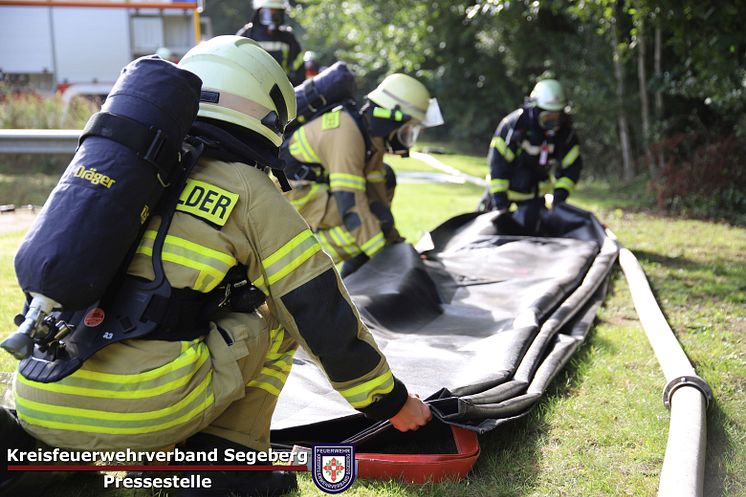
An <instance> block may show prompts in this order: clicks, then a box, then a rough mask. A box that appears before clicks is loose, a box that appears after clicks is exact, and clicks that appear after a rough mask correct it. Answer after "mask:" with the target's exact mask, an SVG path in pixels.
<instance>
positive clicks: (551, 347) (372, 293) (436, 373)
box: [272, 205, 619, 445]
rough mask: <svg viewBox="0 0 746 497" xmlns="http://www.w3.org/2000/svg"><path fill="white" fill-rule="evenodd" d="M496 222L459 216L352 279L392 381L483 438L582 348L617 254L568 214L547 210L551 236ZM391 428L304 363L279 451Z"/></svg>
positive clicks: (578, 215) (602, 236) (283, 420)
mask: <svg viewBox="0 0 746 497" xmlns="http://www.w3.org/2000/svg"><path fill="white" fill-rule="evenodd" d="M494 216H495V214H494V213H484V214H478V213H469V214H463V215H460V216H457V217H454V218H451V219H449V220H448V221H446V222H445V223H443V224H442V225H440V226H439V227H437V228H436V229H435V230H433V231H432V232H430V233H429V237H426V238H423V240H422V241H421V242H420V243H418V245H417V247H418V249H419V251H418V250H416V249H415V248H414V247H412V246H411V245H409V244H403V243H401V244H394V245H390V246H387V247H386V248H384V250H382V251H381V252H380V253H379V254H377V255H376V256H375V257H373V258H372V259H371V260H370V261H369V262H367V263H366V264H365V265H363V266H362V267H361V268H360V269H359V270H358V271H356V272H355V273H353V274H351V275H350V276H348V277H347V278H345V285H346V286H347V288H348V290H349V291H350V294H351V296H352V298H353V300H354V302H355V304H356V305H357V306H358V308H359V310H360V314H361V316H362V318H363V320H364V321H365V323H366V324H367V325H368V327H369V328H370V330H371V332H372V333H373V335H374V336H375V339H376V342H377V343H378V345H379V347H380V348H381V350H382V351H383V353H384V354H385V356H386V357H387V359H388V361H389V364H390V366H391V369H392V370H393V372H394V374H395V375H396V376H397V377H398V378H400V379H401V380H402V381H403V382H404V383H405V384H406V385H407V387H408V388H409V390H410V391H411V392H417V393H419V394H420V395H421V396H422V397H423V398H425V397H427V398H428V401H429V403H430V406H431V408H432V410H433V412H434V413H435V415H436V417H438V418H439V419H441V420H442V421H444V422H445V423H448V424H452V425H456V426H460V427H464V428H467V429H470V430H473V431H476V432H479V433H484V432H486V431H489V430H492V429H494V428H496V427H498V426H500V425H502V424H503V423H506V422H508V421H511V420H514V419H516V418H519V417H521V416H524V415H526V414H527V413H528V412H529V411H530V410H531V408H532V407H534V406H535V405H536V404H537V402H538V401H539V399H540V397H541V395H542V394H543V392H544V391H545V390H546V388H547V386H548V384H549V382H550V381H551V380H552V378H554V376H555V375H556V374H557V373H558V372H559V371H560V370H561V368H562V367H563V366H564V365H565V363H566V362H567V361H568V360H569V358H570V357H571V355H572V354H573V352H574V351H575V350H576V349H577V348H578V346H579V345H580V343H582V342H583V340H584V339H585V337H586V335H587V333H588V330H589V328H590V326H591V324H592V322H593V319H594V317H595V314H596V311H597V310H598V307H599V306H600V305H601V303H602V301H603V298H604V296H605V293H606V286H607V282H608V278H609V275H610V272H611V269H612V267H613V264H614V262H615V260H616V257H617V254H618V250H619V248H618V245H617V243H616V242H615V241H614V240H613V239H611V238H609V237H608V236H607V235H606V233H605V231H604V228H603V226H602V225H601V224H600V223H599V222H598V220H597V219H596V218H595V217H594V216H593V215H592V214H590V213H588V212H586V211H583V210H581V209H578V208H575V207H572V206H569V205H560V206H558V207H556V208H554V209H552V210H551V211H549V214H548V217H547V218H546V219H545V221H546V222H545V225H544V226H545V233H546V235H547V236H542V237H524V236H509V235H500V234H498V233H497V230H496V227H495V225H494V224H493V222H492V220H493V218H494ZM382 428H384V426H383V425H382V424H381V423H378V424H376V423H374V422H370V421H367V420H366V419H365V418H362V415H360V414H358V413H357V412H356V411H355V410H354V409H353V408H352V407H350V406H349V404H347V402H346V401H345V400H344V399H343V397H342V396H341V395H339V394H338V393H336V392H335V391H334V390H333V389H332V388H331V386H330V385H329V383H328V381H327V379H326V377H325V375H324V373H323V372H322V371H321V370H320V369H319V368H318V367H317V366H316V365H315V364H314V363H313V362H312V361H311V360H310V359H309V358H308V356H307V355H305V354H304V353H303V352H302V351H299V352H298V353H297V354H296V356H295V359H294V361H293V368H292V372H291V374H290V376H289V378H288V381H287V384H286V385H285V388H284V389H283V391H282V394H281V395H280V399H279V404H278V407H277V410H276V412H275V414H274V417H273V419H272V429H273V431H272V441H273V443H278V444H282V445H284V444H291V443H299V444H304V443H306V444H307V443H314V442H333V441H336V442H342V441H356V442H361V441H369V440H371V439H372V438H375V437H376V436H379V435H380V433H381V432H382V431H385V430H382ZM387 436H390V435H387Z"/></svg>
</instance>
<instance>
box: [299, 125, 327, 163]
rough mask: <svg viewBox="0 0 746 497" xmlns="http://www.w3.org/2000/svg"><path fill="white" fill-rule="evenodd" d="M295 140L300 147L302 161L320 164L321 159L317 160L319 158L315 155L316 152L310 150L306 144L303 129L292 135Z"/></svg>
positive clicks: (306, 140)
mask: <svg viewBox="0 0 746 497" xmlns="http://www.w3.org/2000/svg"><path fill="white" fill-rule="evenodd" d="M294 136H295V139H296V140H297V143H299V144H300V146H301V151H300V154H301V156H302V157H303V160H304V161H305V162H311V163H316V164H320V163H321V159H319V156H318V155H316V152H315V151H314V150H313V148H311V145H309V143H308V138H307V137H306V130H305V129H304V128H301V129H299V130H298V131H296V132H295V134H294Z"/></svg>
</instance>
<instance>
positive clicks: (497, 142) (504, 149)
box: [490, 136, 515, 162]
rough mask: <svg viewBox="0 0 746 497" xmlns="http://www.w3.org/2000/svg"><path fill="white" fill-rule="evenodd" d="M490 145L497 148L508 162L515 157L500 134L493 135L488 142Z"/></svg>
mask: <svg viewBox="0 0 746 497" xmlns="http://www.w3.org/2000/svg"><path fill="white" fill-rule="evenodd" d="M490 147H491V148H494V149H495V150H497V151H498V152H499V153H500V155H502V156H503V157H505V160H506V161H508V162H513V159H515V154H514V153H513V151H512V150H510V147H508V144H507V143H505V139H504V138H503V137H502V136H495V137H493V138H492V141H491V142H490Z"/></svg>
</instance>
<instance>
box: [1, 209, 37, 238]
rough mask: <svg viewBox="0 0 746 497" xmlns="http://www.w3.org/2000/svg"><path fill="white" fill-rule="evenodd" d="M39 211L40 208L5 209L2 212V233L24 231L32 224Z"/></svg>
mask: <svg viewBox="0 0 746 497" xmlns="http://www.w3.org/2000/svg"><path fill="white" fill-rule="evenodd" d="M38 213H39V209H28V208H25V207H24V208H22V209H20V208H19V209H16V210H14V211H4V212H2V213H1V214H0V234H4V233H14V232H16V231H23V230H25V229H28V228H29V226H31V223H32V222H33V221H34V219H35V218H36V215H37V214H38Z"/></svg>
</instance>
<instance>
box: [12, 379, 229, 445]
mask: <svg viewBox="0 0 746 497" xmlns="http://www.w3.org/2000/svg"><path fill="white" fill-rule="evenodd" d="M211 384H212V371H210V373H209V374H208V375H207V376H206V377H205V378H204V380H202V382H200V384H199V385H198V386H197V387H196V388H195V389H194V390H193V391H192V392H190V394H189V395H188V396H187V397H185V398H184V399H182V400H181V401H179V402H178V403H176V404H174V405H173V406H169V407H167V408H165V409H162V410H158V411H151V412H144V413H108V412H103V415H100V414H91V417H90V418H89V417H88V416H85V414H88V413H102V411H94V410H91V409H80V408H64V407H59V406H51V405H42V404H40V405H41V406H42V409H41V412H40V414H42V415H44V414H47V415H48V414H56V416H50V417H56V418H57V419H64V418H67V419H65V420H64V421H54V420H52V419H49V417H48V416H44V417H37V416H33V415H31V414H29V413H28V410H27V411H26V412H23V409H24V408H23V407H22V408H21V409H19V411H18V413H19V417H20V418H21V419H22V420H23V421H24V422H26V423H29V424H32V425H37V426H42V427H45V428H52V429H58V430H68V431H82V432H92V433H106V434H112V435H127V434H141V433H152V432H156V431H161V430H166V429H168V428H173V427H174V426H178V425H180V424H184V423H186V422H188V421H190V420H192V419H193V418H195V417H197V416H202V413H203V412H204V411H205V410H206V409H207V408H209V407H210V406H211V405H212V404H213V403H214V402H215V397H214V395H213V391H212V388H209V393H208V394H207V396H206V397H205V398H204V400H202V402H200V403H199V404H198V405H196V406H194V407H193V408H192V409H190V410H189V411H187V412H185V413H184V414H182V415H181V416H178V417H176V418H174V419H171V420H169V421H166V422H162V423H158V424H144V425H140V426H107V425H110V423H102V422H101V421H103V420H113V421H125V422H126V421H130V420H140V419H148V418H149V417H150V416H151V415H153V413H155V415H156V416H158V417H164V416H161V415H160V413H163V412H166V415H168V413H167V411H172V410H173V413H175V412H178V411H179V410H180V409H181V408H183V407H184V406H188V405H189V404H190V403H192V402H193V401H194V400H195V399H196V398H198V397H199V396H200V395H202V394H204V392H205V390H207V389H208V387H211ZM18 400H20V402H21V403H28V402H32V401H27V400H25V399H18ZM18 400H17V402H18ZM19 406H20V404H19ZM28 407H29V406H26V409H28ZM44 408H46V409H44ZM68 409H69V410H70V411H69V412H70V414H69V415H68V414H67V412H68V411H67V410H68ZM31 410H33V409H31ZM44 411H47V413H45V412H44ZM73 413H74V414H75V415H73ZM95 421H98V423H96V422H95Z"/></svg>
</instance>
